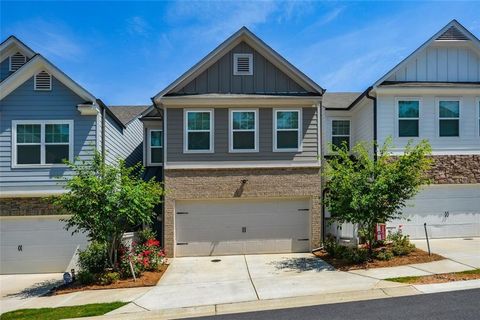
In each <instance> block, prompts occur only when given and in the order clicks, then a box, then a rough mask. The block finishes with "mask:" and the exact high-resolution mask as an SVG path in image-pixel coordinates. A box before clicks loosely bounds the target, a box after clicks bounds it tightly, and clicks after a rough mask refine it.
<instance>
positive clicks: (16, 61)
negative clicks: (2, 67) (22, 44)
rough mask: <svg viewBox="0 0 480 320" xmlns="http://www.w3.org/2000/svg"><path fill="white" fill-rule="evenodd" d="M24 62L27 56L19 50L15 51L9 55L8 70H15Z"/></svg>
mask: <svg viewBox="0 0 480 320" xmlns="http://www.w3.org/2000/svg"><path fill="white" fill-rule="evenodd" d="M25 62H27V57H25V56H24V55H23V54H21V53H20V52H17V53H15V54H14V55H12V56H10V71H17V70H18V69H20V67H21V66H23V65H24V64H25Z"/></svg>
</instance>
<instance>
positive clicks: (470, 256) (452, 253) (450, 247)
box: [412, 238, 480, 268]
mask: <svg viewBox="0 0 480 320" xmlns="http://www.w3.org/2000/svg"><path fill="white" fill-rule="evenodd" d="M412 242H413V243H414V244H415V245H416V246H417V248H419V249H422V250H425V251H427V250H428V249H427V242H426V240H413V241H412ZM430 248H431V250H432V252H433V253H437V254H439V255H441V256H444V257H445V258H448V259H450V260H453V261H456V262H458V263H461V264H464V265H467V266H470V267H472V268H480V238H465V239H462V238H451V239H432V240H430Z"/></svg>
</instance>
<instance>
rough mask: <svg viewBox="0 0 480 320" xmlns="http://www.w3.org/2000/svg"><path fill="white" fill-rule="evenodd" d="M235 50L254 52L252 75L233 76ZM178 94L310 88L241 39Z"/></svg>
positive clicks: (302, 90)
mask: <svg viewBox="0 0 480 320" xmlns="http://www.w3.org/2000/svg"><path fill="white" fill-rule="evenodd" d="M235 53H251V54H253V75H252V76H238V75H233V55H234V54H235ZM175 93H178V94H206V93H223V94H225V93H234V94H242V93H243V94H248V93H256V94H262V93H263V94H278V93H307V90H305V89H304V88H302V87H301V86H300V85H298V84H297V83H296V82H295V81H294V80H292V79H291V78H290V77H289V76H287V75H286V74H285V73H284V72H282V71H281V70H280V69H278V68H277V67H276V66H274V65H273V64H272V63H271V62H269V61H268V60H267V59H266V58H265V57H264V56H262V55H261V54H260V53H258V52H257V51H256V50H254V49H253V48H252V47H251V46H249V45H248V44H247V43H245V42H241V43H239V44H238V45H237V46H236V47H235V48H233V49H232V50H230V51H229V52H228V53H227V54H225V55H224V56H223V57H222V58H220V60H218V61H217V62H215V63H214V64H213V65H212V66H210V67H209V68H208V69H207V70H205V71H204V72H202V73H201V74H200V75H199V76H198V77H196V78H195V79H193V80H192V81H190V82H189V83H188V84H186V85H185V86H184V87H182V88H180V89H179V90H178V91H176V92H175Z"/></svg>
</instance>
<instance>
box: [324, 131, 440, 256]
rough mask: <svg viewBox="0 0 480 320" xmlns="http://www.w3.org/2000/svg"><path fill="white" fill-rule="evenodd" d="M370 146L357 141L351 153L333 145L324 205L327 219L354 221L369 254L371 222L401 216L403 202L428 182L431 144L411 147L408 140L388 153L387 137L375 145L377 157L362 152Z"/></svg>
mask: <svg viewBox="0 0 480 320" xmlns="http://www.w3.org/2000/svg"><path fill="white" fill-rule="evenodd" d="M371 146H372V144H369V143H359V144H357V145H356V146H354V147H353V149H352V151H351V152H349V151H348V150H347V148H345V147H342V148H337V149H336V151H337V155H336V156H334V157H332V158H331V159H330V160H328V161H327V165H326V169H325V178H326V180H327V187H328V190H329V192H328V193H327V194H326V197H325V205H326V207H327V208H328V210H329V211H330V214H331V217H332V219H333V221H336V222H338V223H344V222H349V223H353V224H358V225H359V233H360V234H361V235H362V236H363V237H365V239H366V241H367V243H368V245H369V248H370V253H371V250H372V248H373V245H374V241H375V226H376V225H377V224H378V223H386V222H388V221H391V220H393V219H397V218H400V217H402V209H403V208H404V207H405V206H406V202H407V200H408V199H410V198H412V197H413V196H415V195H416V194H417V193H418V191H419V188H420V187H421V186H422V185H425V184H428V183H429V178H428V175H427V172H428V169H429V168H430V166H431V158H430V157H428V155H429V154H430V153H431V147H430V145H429V143H428V142H427V141H425V140H424V141H421V142H420V143H418V144H417V145H413V144H412V143H411V142H410V143H408V145H407V146H406V148H405V151H404V153H403V154H402V155H399V156H392V155H391V152H389V150H390V149H391V147H392V144H391V140H390V139H389V140H388V141H387V142H385V143H384V144H383V146H381V147H380V148H379V151H378V156H377V161H375V160H374V158H373V156H372V154H370V153H369V151H368V150H369V149H370V147H371Z"/></svg>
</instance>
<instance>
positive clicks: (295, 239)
mask: <svg viewBox="0 0 480 320" xmlns="http://www.w3.org/2000/svg"><path fill="white" fill-rule="evenodd" d="M175 206H176V214H175V226H176V228H175V232H176V235H175V238H176V252H175V255H176V256H178V257H180V256H208V255H226V254H250V253H284V252H306V251H308V250H309V238H310V236H309V235H310V232H309V221H310V210H309V208H310V204H309V201H308V200H307V199H269V200H246V199H242V200H215V201H212V200H209V201H177V202H176V204H175Z"/></svg>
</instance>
